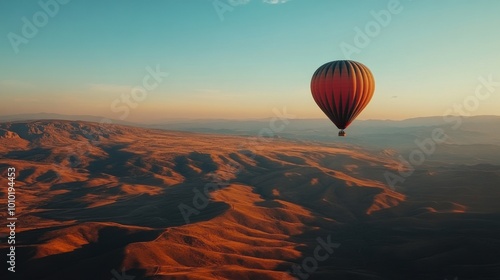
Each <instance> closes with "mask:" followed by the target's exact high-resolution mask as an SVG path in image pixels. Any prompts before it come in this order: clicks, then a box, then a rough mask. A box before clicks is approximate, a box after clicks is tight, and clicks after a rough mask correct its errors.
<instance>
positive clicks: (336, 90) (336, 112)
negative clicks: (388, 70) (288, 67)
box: [311, 60, 375, 136]
mask: <svg viewBox="0 0 500 280" xmlns="http://www.w3.org/2000/svg"><path fill="white" fill-rule="evenodd" d="M374 90H375V80H374V79H373V75H372V73H371V72H370V69H368V67H366V66H365V65H363V64H361V63H359V62H356V61H352V60H337V61H332V62H328V63H325V64H323V65H322V66H321V67H319V68H318V70H316V72H314V74H313V76H312V79H311V92H312V96H313V98H314V101H316V104H318V106H319V107H320V108H321V110H322V111H323V112H324V113H325V114H326V115H327V116H328V118H329V119H330V120H331V121H332V122H333V123H334V124H335V125H336V126H337V127H338V128H339V129H341V130H344V129H345V128H347V127H348V126H349V125H350V124H351V122H352V121H353V120H354V119H355V118H356V117H357V116H358V115H359V114H360V113H361V111H362V110H363V109H364V108H365V107H366V105H368V103H369V102H370V100H371V98H372V96H373V91H374ZM341 132H342V134H344V132H343V131H341ZM339 135H341V134H340V133H339ZM342 136H343V135H342Z"/></svg>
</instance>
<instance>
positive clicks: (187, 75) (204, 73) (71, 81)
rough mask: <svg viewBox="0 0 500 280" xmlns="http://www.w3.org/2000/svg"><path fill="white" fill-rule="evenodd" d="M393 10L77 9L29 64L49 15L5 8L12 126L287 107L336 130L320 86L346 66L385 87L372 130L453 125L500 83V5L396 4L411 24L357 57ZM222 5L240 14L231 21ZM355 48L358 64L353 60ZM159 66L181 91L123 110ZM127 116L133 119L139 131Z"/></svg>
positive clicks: (392, 29)
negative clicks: (336, 63) (479, 91)
mask: <svg viewBox="0 0 500 280" xmlns="http://www.w3.org/2000/svg"><path fill="white" fill-rule="evenodd" d="M52 1H55V0H41V1H40V2H42V3H47V2H52ZM66 1H68V0H66ZM217 1H218V2H217ZM392 1H394V0H373V1H368V0H359V1H351V0H345V1H340V0H339V1H331V0H315V1H312V0H288V1H286V0H268V1H267V2H266V1H264V0H215V1H214V0H199V1H196V0H170V1H159V0H151V1H117V0H110V1H83V0H71V1H68V3H67V4H60V5H59V8H58V9H59V10H58V11H57V12H56V13H54V15H53V17H51V16H49V17H48V20H47V23H46V24H45V25H43V26H41V27H39V28H38V31H37V32H36V34H34V36H33V37H32V38H26V39H25V40H26V41H24V42H25V43H20V44H19V45H18V46H17V48H18V50H19V52H18V53H15V50H14V49H15V47H13V45H12V43H11V38H12V36H13V35H12V34H16V36H24V35H23V30H22V29H23V26H24V25H25V22H24V21H23V17H26V19H27V20H28V21H29V22H31V23H33V16H34V15H36V14H37V12H38V15H40V13H39V12H40V11H43V9H42V7H41V6H40V4H39V1H1V2H0V34H1V35H2V37H1V39H0V97H1V99H2V102H1V103H0V115H11V114H24V113H38V112H48V113H59V114H73V115H75V114H88V115H99V116H105V117H109V118H113V119H120V118H124V119H125V120H127V121H153V120H160V119H169V118H229V119H244V118H264V117H269V116H272V115H273V108H278V109H282V108H284V107H286V108H287V112H288V113H290V114H293V115H295V116H296V117H297V118H323V117H324V115H323V113H322V112H321V111H320V110H319V108H318V107H317V106H316V104H315V103H314V101H313V99H312V97H311V93H310V89H309V84H310V79H311V76H312V74H313V72H314V71H315V70H316V69H317V68H318V67H319V66H320V65H322V64H323V63H325V62H328V61H332V60H338V59H347V58H350V59H353V60H356V61H360V62H362V63H364V64H365V65H367V66H368V67H369V68H370V69H371V70H372V72H373V74H374V76H375V80H376V91H375V95H374V97H373V99H372V102H371V103H370V104H369V105H368V107H367V108H366V109H365V111H364V112H363V113H362V114H361V115H360V116H359V119H404V118H411V117H420V116H436V115H443V114H444V113H445V112H447V111H448V110H449V109H453V106H454V104H462V103H463V102H464V101H465V100H470V96H472V95H473V94H474V91H475V89H476V87H477V86H478V85H479V84H480V82H479V81H478V77H480V76H483V77H488V76H490V75H491V76H492V77H493V80H494V81H500V36H499V31H498V27H499V26H500V16H499V12H500V1H496V0H477V1H467V0H454V1H451V0H442V1H435V0H419V1H417V0H413V1H411V0H401V1H396V2H399V3H400V4H399V8H398V9H401V11H400V12H399V13H397V14H392V15H391V19H390V21H389V22H388V24H387V26H380V24H379V26H380V31H379V32H376V30H375V29H373V30H375V32H374V34H372V35H373V36H372V37H369V38H370V41H369V42H368V43H367V44H365V45H364V46H360V45H356V44H355V42H354V39H355V36H356V31H355V28H360V29H361V30H365V28H366V27H367V25H370V24H371V23H373V22H374V21H375V18H374V16H373V12H375V13H379V11H381V10H387V9H388V4H389V3H391V2H392ZM61 2H63V1H62V0H61ZM214 2H215V3H218V4H219V8H221V9H223V8H224V7H226V8H227V7H230V10H227V11H225V12H223V13H222V14H221V13H218V12H217V9H216V8H215V7H214ZM221 3H222V4H221ZM224 3H226V4H225V5H226V6H224ZM38 20H39V21H40V20H42V21H43V17H39V18H38ZM42 23H43V22H42ZM9 34H11V35H9ZM9 36H10V37H9ZM343 43H345V44H349V45H352V46H353V47H358V50H359V52H357V53H353V54H352V55H351V56H350V57H346V55H345V52H343V51H342V48H341V44H343ZM157 65H159V68H160V69H161V71H163V72H168V77H166V78H164V79H163V81H162V82H161V83H160V84H159V86H158V87H157V88H155V89H154V90H151V91H149V92H148V93H147V98H146V99H145V100H143V101H140V102H137V103H135V102H134V105H133V106H136V107H135V108H131V106H132V105H126V104H125V103H123V102H122V101H120V97H121V96H122V95H130V92H131V90H132V89H133V88H134V87H136V86H141V85H142V83H143V82H142V81H143V79H144V77H145V76H147V75H148V71H147V70H146V68H147V67H151V68H153V69H154V68H156V67H157ZM468 98H469V99H468ZM116 100H118V101H116ZM113 102H115V103H114V104H115V107H114V108H115V109H112V104H113ZM120 106H127V107H128V108H130V112H129V114H127V116H126V117H124V114H123V112H122V111H120V112H118V111H117V110H116V109H117V108H118V107H120ZM477 107H478V108H477V109H474V110H472V111H471V112H470V113H471V114H472V115H499V114H500V111H499V109H500V87H497V88H495V91H493V92H492V93H491V95H490V96H489V97H488V98H487V99H486V100H481V101H479V105H478V106H477Z"/></svg>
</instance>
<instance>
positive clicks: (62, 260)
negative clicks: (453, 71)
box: [0, 120, 500, 280]
mask: <svg viewBox="0 0 500 280" xmlns="http://www.w3.org/2000/svg"><path fill="white" fill-rule="evenodd" d="M443 149H444V148H443ZM492 153H498V146H494V147H493V148H492V149H491V152H490V154H492ZM457 157H460V158H461V159H463V157H464V155H458V154H457ZM9 167H15V168H16V173H17V174H16V175H17V176H16V204H17V213H18V214H17V217H18V221H17V227H16V232H17V235H16V246H17V247H16V273H15V277H16V278H17V279H86V280H89V279H106V280H109V279H117V280H118V279H129V280H130V279H200V280H201V279H206V280H208V279H231V280H233V279H234V280H240V279H241V280H244V279H262V280H266V279H275V280H277V279H339V280H345V279H415V280H417V279H418V280H420V279H422V280H424V279H425V280H427V279H428V280H432V279H443V280H444V279H460V280H462V279H492V280H493V279H500V166H498V165H495V164H493V163H480V164H471V165H467V164H463V163H459V164H454V163H453V159H452V158H450V159H449V160H447V161H436V160H432V158H431V157H430V158H429V160H427V161H426V162H424V163H423V164H421V165H419V166H418V167H416V169H415V170H414V172H413V173H411V175H409V176H407V177H405V181H404V184H401V186H402V187H401V188H391V187H389V185H388V183H387V180H386V178H385V175H384V174H386V172H392V173H394V174H399V173H398V172H399V171H405V168H407V166H406V167H405V166H402V164H401V161H400V160H399V159H398V155H397V154H396V153H395V152H394V151H392V150H380V151H373V150H368V149H364V148H361V147H360V146H353V145H349V144H338V143H336V144H333V143H330V144H325V143H319V142H310V141H305V140H301V141H299V140H296V141H292V140H283V139H277V138H265V139H264V138H257V137H241V136H229V135H215V134H201V133H189V132H174V131H162V130H153V129H145V128H135V127H129V126H118V125H100V124H98V123H91V122H82V121H62V120H57V121H56V120H53V121H50V120H47V121H19V122H5V123H1V124H0V171H1V176H2V178H1V180H0V182H1V185H2V188H1V189H0V194H1V198H2V201H3V202H6V197H7V168H9ZM406 171H408V170H406ZM408 174H409V173H408ZM3 202H2V204H3V205H6V203H3ZM2 207H3V208H2V209H4V208H5V206H2ZM1 215H2V216H1V217H0V218H1V219H2V221H6V217H7V214H6V211H2V212H1ZM1 233H2V234H3V235H2V240H1V241H2V242H1V247H0V251H1V255H2V256H3V257H2V260H3V261H2V263H3V265H2V272H1V273H0V275H1V278H2V279H16V278H14V275H13V274H12V273H10V272H8V271H7V269H6V268H5V266H6V264H5V256H6V254H7V253H8V245H7V243H6V242H5V235H6V233H7V228H6V227H5V226H2V229H1ZM318 248H319V249H318ZM127 277H128V278H127Z"/></svg>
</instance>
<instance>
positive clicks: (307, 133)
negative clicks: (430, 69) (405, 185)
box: [0, 113, 500, 151]
mask: <svg viewBox="0 0 500 280" xmlns="http://www.w3.org/2000/svg"><path fill="white" fill-rule="evenodd" d="M41 119H53V120H73V121H90V122H103V120H105V121H111V122H112V123H114V124H121V125H128V126H135V127H142V128H155V129H162V130H175V131H189V132H202V133H215V134H225V135H241V136H251V137H258V136H259V135H260V136H262V137H275V138H287V139H293V140H304V141H319V142H328V143H349V144H355V145H360V146H363V147H365V148H374V149H381V150H383V149H395V150H398V151H406V150H408V149H413V148H415V140H417V139H425V138H428V137H431V134H432V131H433V130H434V129H443V131H444V133H446V135H447V142H446V143H447V144H454V145H494V146H498V145H500V129H499V128H500V116H473V117H460V116H453V117H452V116H448V117H442V116H434V117H420V118H411V119H406V120H399V121H395V120H356V121H355V122H354V123H353V124H352V125H351V126H350V127H349V128H348V129H347V130H346V131H347V137H338V136H337V131H338V129H337V128H336V127H335V126H334V125H333V124H332V123H331V122H330V121H329V120H328V119H326V118H322V119H288V120H276V119H275V121H274V123H273V118H268V119H256V120H224V119H194V120H187V119H166V120H162V121H157V122H151V123H134V122H127V121H121V120H109V119H106V118H104V117H99V116H91V115H60V114H49V113H39V114H22V115H11V116H0V122H8V121H23V120H41ZM474 149H475V148H474ZM488 149H489V148H488ZM479 150H480V149H479Z"/></svg>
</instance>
